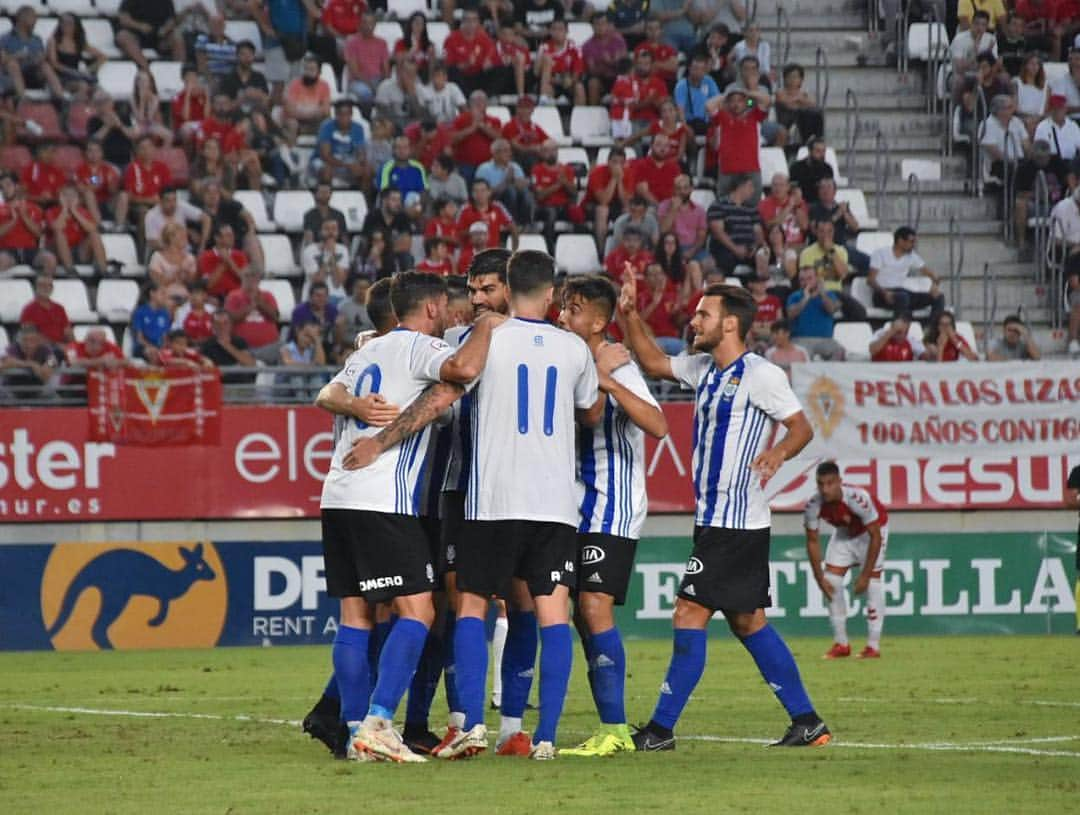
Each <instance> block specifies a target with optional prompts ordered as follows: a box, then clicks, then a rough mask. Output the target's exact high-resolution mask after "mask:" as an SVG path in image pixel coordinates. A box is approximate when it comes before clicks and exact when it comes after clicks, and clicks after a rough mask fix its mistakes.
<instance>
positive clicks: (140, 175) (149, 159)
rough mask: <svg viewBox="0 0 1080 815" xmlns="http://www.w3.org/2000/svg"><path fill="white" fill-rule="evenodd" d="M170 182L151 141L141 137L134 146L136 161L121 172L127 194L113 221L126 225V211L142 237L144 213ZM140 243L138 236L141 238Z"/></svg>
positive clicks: (120, 202) (120, 203) (152, 140)
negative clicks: (129, 213)
mask: <svg viewBox="0 0 1080 815" xmlns="http://www.w3.org/2000/svg"><path fill="white" fill-rule="evenodd" d="M171 183H172V176H171V175H170V173H169V168H168V167H167V166H165V164H164V162H161V161H158V160H157V147H155V146H154V139H153V138H152V137H150V136H143V137H142V138H141V139H139V141H138V142H137V143H136V145H135V160H134V161H133V162H131V164H129V165H128V166H127V169H126V170H125V171H124V192H125V193H126V195H125V196H124V198H122V199H120V200H119V201H118V202H117V205H116V221H117V223H118V224H120V225H123V224H126V223H127V219H128V210H129V209H130V212H131V215H132V216H133V217H132V220H133V221H134V223H135V226H136V228H137V229H138V231H139V234H140V236H141V234H142V224H143V218H144V217H145V216H146V212H147V210H149V209H150V208H151V207H153V206H154V205H156V204H157V203H158V201H159V200H160V198H161V191H162V190H164V189H165V188H166V187H167V186H169V185H170V184H171ZM140 240H141V237H140Z"/></svg>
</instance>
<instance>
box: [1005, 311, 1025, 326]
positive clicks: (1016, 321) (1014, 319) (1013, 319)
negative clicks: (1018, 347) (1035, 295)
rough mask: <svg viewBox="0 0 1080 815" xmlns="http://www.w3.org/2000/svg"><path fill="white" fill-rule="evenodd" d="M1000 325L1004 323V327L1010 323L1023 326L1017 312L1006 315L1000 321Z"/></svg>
mask: <svg viewBox="0 0 1080 815" xmlns="http://www.w3.org/2000/svg"><path fill="white" fill-rule="evenodd" d="M1002 325H1004V326H1005V327H1006V328H1008V327H1009V326H1010V325H1019V326H1023V325H1024V321H1023V320H1022V319H1020V315H1019V314H1010V315H1009V316H1008V317H1006V318H1005V321H1004V322H1003V323H1002Z"/></svg>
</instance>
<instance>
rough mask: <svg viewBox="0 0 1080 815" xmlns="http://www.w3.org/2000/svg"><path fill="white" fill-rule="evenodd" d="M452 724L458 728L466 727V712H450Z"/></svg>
mask: <svg viewBox="0 0 1080 815" xmlns="http://www.w3.org/2000/svg"><path fill="white" fill-rule="evenodd" d="M450 726H451V727H456V728H457V729H458V730H464V729H465V714H464V713H451V714H450Z"/></svg>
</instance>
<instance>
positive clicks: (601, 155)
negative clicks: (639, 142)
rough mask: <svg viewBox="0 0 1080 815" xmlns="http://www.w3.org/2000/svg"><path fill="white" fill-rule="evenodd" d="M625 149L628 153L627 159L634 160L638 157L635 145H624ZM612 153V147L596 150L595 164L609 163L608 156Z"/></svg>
mask: <svg viewBox="0 0 1080 815" xmlns="http://www.w3.org/2000/svg"><path fill="white" fill-rule="evenodd" d="M623 150H624V151H625V153H626V160H627V161H633V160H634V159H636V158H637V151H636V150H635V149H634V148H633V147H624V148H623ZM610 155H611V147H610V146H608V147H601V148H600V149H599V150H597V151H596V162H595V164H594V166H596V165H600V164H607V161H608V156H610Z"/></svg>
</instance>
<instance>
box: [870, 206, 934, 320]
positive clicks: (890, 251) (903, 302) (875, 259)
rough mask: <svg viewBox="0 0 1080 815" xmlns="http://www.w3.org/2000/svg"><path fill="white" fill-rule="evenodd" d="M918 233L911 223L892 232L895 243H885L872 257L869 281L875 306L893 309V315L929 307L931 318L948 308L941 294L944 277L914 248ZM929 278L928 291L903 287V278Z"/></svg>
mask: <svg viewBox="0 0 1080 815" xmlns="http://www.w3.org/2000/svg"><path fill="white" fill-rule="evenodd" d="M916 243H917V236H916V234H915V230H914V229H912V228H911V227H910V226H902V227H900V228H899V229H897V230H896V232H894V233H893V244H892V246H883V247H881V248H880V249H878V250H877V251H875V252H874V254H873V255H871V256H870V272H869V273H868V274H867V276H866V282H867V284H868V285H869V286H870V288H871V289H872V290H873V292H874V305H875V306H877V307H878V308H888V309H892V311H893V313H894V314H899V313H904V312H907V313H910V312H911V311H912V310H914V309H920V308H924V307H926V306H929V307H930V319H931V320H933V319H934V317H935V316H936V315H937V314H939V313H940V312H942V311H944V310H945V295H943V294H942V293H941V278H939V277H938V275H937V273H936V272H935V271H934V270H933V269H931V268H930V267H929V266H927V265H926V261H924V260H923V259H922V258H921V257H919V253H918V252H916V251H915V245H916ZM912 274H914V275H916V276H920V275H921V276H923V277H929V278H930V280H931V281H932V284H933V285H932V286H931V288H930V291H929V292H913V291H908V290H907V289H905V288H904V281H905V280H907V278H908V277H910V276H912Z"/></svg>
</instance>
